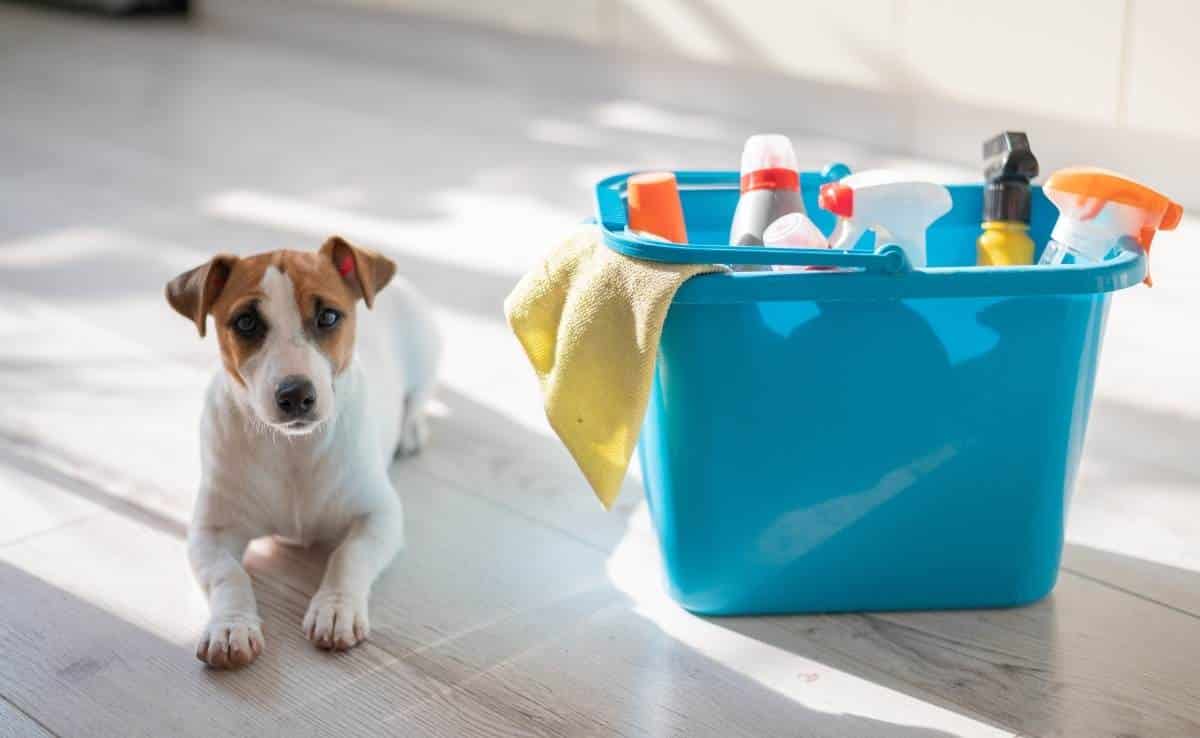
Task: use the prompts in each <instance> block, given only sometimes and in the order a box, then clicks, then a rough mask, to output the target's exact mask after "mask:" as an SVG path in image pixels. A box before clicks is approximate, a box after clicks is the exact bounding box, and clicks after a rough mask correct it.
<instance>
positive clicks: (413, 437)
mask: <svg viewBox="0 0 1200 738" xmlns="http://www.w3.org/2000/svg"><path fill="white" fill-rule="evenodd" d="M428 441H429V418H427V417H425V415H424V413H420V414H417V415H414V416H412V417H411V418H408V419H406V420H405V421H404V424H403V425H402V426H401V427H400V443H399V445H398V446H396V456H399V457H404V456H414V455H416V454H419V453H420V452H421V449H423V448H425V444H426V443H427V442H428Z"/></svg>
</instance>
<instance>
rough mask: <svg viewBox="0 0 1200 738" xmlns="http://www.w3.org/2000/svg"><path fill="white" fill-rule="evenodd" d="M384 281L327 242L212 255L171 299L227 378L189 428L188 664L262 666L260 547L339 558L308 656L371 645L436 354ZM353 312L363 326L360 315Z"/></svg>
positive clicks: (323, 591) (367, 258)
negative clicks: (198, 468)
mask: <svg viewBox="0 0 1200 738" xmlns="http://www.w3.org/2000/svg"><path fill="white" fill-rule="evenodd" d="M395 271H396V265H395V264H394V263H392V261H391V260H390V259H388V258H386V257H384V256H382V255H380V254H377V253H375V252H373V251H370V250H368V249H364V248H359V247H356V246H353V245H351V244H349V243H347V242H346V241H344V240H342V239H341V238H340V237H338V236H334V237H332V238H330V239H329V240H328V241H326V242H325V244H324V245H323V246H321V248H320V250H319V251H317V252H316V253H311V252H308V253H305V252H298V251H273V252H270V253H265V254H258V255H255V256H249V257H245V258H238V257H236V256H231V255H228V254H220V255H218V256H215V257H213V259H212V260H211V261H209V262H208V263H207V264H204V265H201V266H199V267H196V268H195V269H192V270H191V271H188V272H185V273H183V274H181V275H179V276H178V277H176V278H175V279H173V280H171V281H170V282H169V283H168V284H167V288H166V296H167V301H168V302H169V303H170V304H171V307H173V308H175V310H176V311H178V312H179V313H180V314H182V315H183V316H184V317H186V318H187V319H189V320H191V321H194V322H195V324H196V328H197V330H199V331H200V336H201V337H203V336H204V332H205V323H206V321H207V318H208V316H209V315H210V314H211V315H212V316H213V319H214V325H215V328H216V332H217V342H218V343H219V344H220V348H221V360H222V362H223V364H224V370H219V371H218V372H217V373H216V376H215V377H214V378H213V380H212V382H211V383H210V384H209V387H208V393H207V396H206V400H205V407H204V413H203V417H202V419H201V422H200V445H201V465H202V473H201V478H200V490H199V494H198V496H197V498H196V507H195V511H194V514H193V517H192V524H191V527H190V528H189V530H188V555H189V558H190V560H191V564H192V569H193V571H194V572H195V575H196V579H197V580H198V581H199V584H200V587H201V588H202V589H203V590H204V592H205V594H206V595H207V596H208V601H209V609H210V613H211V615H210V621H209V623H208V627H207V628H206V629H205V632H204V634H203V635H202V636H201V638H200V643H199V645H198V646H197V648H196V656H197V658H199V659H200V660H201V661H204V662H206V663H207V664H209V665H211V666H214V667H238V666H243V665H245V664H249V663H250V662H251V661H254V659H255V658H257V657H258V655H259V654H260V653H262V649H263V634H262V629H261V620H260V619H259V617H258V607H257V605H256V603H255V600H254V591H253V589H252V588H251V584H250V577H249V575H247V574H246V570H245V569H243V568H242V555H243V553H244V552H245V550H246V546H247V545H248V543H249V542H250V541H251V540H252V539H254V538H258V537H261V536H266V535H275V536H278V537H279V538H281V539H284V540H286V541H288V542H294V543H298V544H301V545H308V544H310V543H314V542H331V543H336V544H337V548H336V549H335V550H334V551H333V553H332V554H331V555H330V557H329V562H328V564H327V565H326V568H325V575H324V578H323V579H322V581H321V586H320V588H319V589H318V590H317V593H316V594H315V595H314V596H313V598H312V601H311V602H310V603H309V606H308V612H307V613H306V614H305V616H304V621H303V624H302V627H303V629H304V633H305V635H306V636H307V637H308V638H309V640H311V641H312V642H313V643H315V644H316V645H317V646H318V647H320V648H325V649H335V650H344V649H348V648H351V647H353V646H355V645H357V644H358V643H359V642H361V641H363V640H364V639H365V638H366V637H367V635H368V633H369V630H370V624H369V622H368V620H367V597H368V595H369V593H370V590H371V584H372V583H373V582H374V580H375V578H376V576H378V575H379V573H380V572H381V571H382V570H383V569H384V568H385V567H386V566H387V565H388V563H389V562H391V560H392V559H393V558H394V557H395V555H396V553H397V552H398V551H399V550H400V548H401V546H402V545H403V542H404V517H403V511H402V509H401V506H400V499H399V497H398V496H397V494H396V491H395V489H393V487H392V484H391V482H390V480H389V478H388V466H389V464H390V462H391V461H392V459H393V457H394V456H395V455H396V454H401V455H406V454H411V453H414V452H416V451H417V450H419V449H420V447H421V446H422V444H423V443H424V442H425V439H426V438H427V436H428V430H427V426H426V421H425V410H426V404H427V402H428V400H429V398H430V395H431V393H432V391H433V388H434V384H435V376H436V369H437V363H438V358H439V353H440V350H439V339H438V333H437V329H436V326H435V325H434V322H433V319H432V315H431V313H430V310H429V308H428V307H427V306H426V304H425V303H424V302H423V301H421V299H419V297H418V295H417V294H416V292H415V291H414V290H413V289H412V287H411V286H410V285H408V284H407V283H405V282H403V281H402V280H399V279H393V275H394V274H395ZM389 284H390V285H391V287H390V288H389V289H388V290H387V291H385V292H381V290H383V288H384V287H385V286H388V285H389ZM360 299H361V300H362V301H363V302H364V303H366V306H367V307H368V308H370V310H369V311H363V312H361V313H360V312H358V310H357V308H356V306H357V303H358V301H359V300H360Z"/></svg>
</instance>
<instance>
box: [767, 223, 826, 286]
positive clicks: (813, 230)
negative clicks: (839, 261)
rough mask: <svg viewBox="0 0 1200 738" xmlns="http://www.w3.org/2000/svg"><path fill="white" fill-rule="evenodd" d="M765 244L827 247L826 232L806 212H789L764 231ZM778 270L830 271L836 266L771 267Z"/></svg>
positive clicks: (801, 247)
mask: <svg viewBox="0 0 1200 738" xmlns="http://www.w3.org/2000/svg"><path fill="white" fill-rule="evenodd" d="M763 245H764V246H777V247H782V248H793V249H827V248H829V241H828V240H827V239H826V238H825V234H824V233H821V230H820V229H819V228H817V226H816V224H815V223H813V222H812V221H811V220H809V218H808V216H807V215H805V214H804V213H788V214H787V215H785V216H783V217H782V218H779V219H777V220H776V221H775V222H774V223H772V224H771V225H769V226H767V230H765V231H763ZM771 268H772V269H773V270H774V271H777V272H794V271H828V270H831V269H834V268H835V267H820V266H788V265H776V266H773V267H771Z"/></svg>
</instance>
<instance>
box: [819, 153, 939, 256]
mask: <svg viewBox="0 0 1200 738" xmlns="http://www.w3.org/2000/svg"><path fill="white" fill-rule="evenodd" d="M818 202H819V203H820V205H821V208H822V209H823V210H828V211H829V212H831V213H833V214H834V215H836V216H838V221H837V225H836V226H834V229H833V233H832V234H830V236H829V247H830V248H833V249H851V248H854V244H856V243H857V242H858V239H859V238H861V237H862V236H863V234H865V233H866V232H867V231H874V232H875V245H876V248H878V247H881V246H883V245H885V244H888V243H894V244H897V245H899V246H900V248H901V249H902V250H903V251H904V255H905V256H906V257H908V263H909V264H910V265H911V266H912V268H914V269H921V268H923V267H924V266H925V231H926V229H928V228H929V226H930V224H932V223H933V222H934V221H935V220H937V219H938V218H940V217H942V216H943V215H945V214H946V213H947V212H949V211H950V206H951V202H950V192H949V191H947V190H946V188H945V187H943V186H942V185H940V184H935V183H933V182H926V181H922V180H916V179H913V178H912V177H909V176H906V175H904V174H901V173H899V172H892V171H887V170H884V169H874V170H870V171H866V172H859V173H858V174H851V175H848V176H846V177H843V178H842V179H841V180H839V181H837V182H830V183H828V184H825V185H822V186H821V195H820V198H819V200H818Z"/></svg>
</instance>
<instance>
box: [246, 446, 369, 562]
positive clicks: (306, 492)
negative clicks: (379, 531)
mask: <svg viewBox="0 0 1200 738" xmlns="http://www.w3.org/2000/svg"><path fill="white" fill-rule="evenodd" d="M307 445H308V444H304V443H289V442H286V441H285V442H283V443H281V444H280V445H279V446H278V447H276V448H270V449H263V450H262V451H263V453H261V454H256V455H255V457H256V458H253V459H252V460H250V463H249V464H247V469H246V472H247V474H248V475H249V476H252V477H253V478H255V479H256V480H257V483H256V484H254V490H255V495H254V496H255V498H256V499H255V503H254V505H253V508H254V512H253V513H252V516H253V518H254V519H255V523H257V527H258V528H259V529H260V530H261V531H262V532H263V533H269V534H272V535H276V536H279V537H281V538H284V539H286V540H288V541H291V542H295V543H300V544H305V545H307V544H309V543H313V542H316V541H322V540H330V539H335V538H338V537H340V536H341V534H342V532H343V531H344V529H345V527H346V526H347V525H348V524H349V523H350V521H351V520H352V519H353V517H354V512H353V505H352V504H351V502H352V501H353V500H352V498H353V489H352V488H351V487H352V480H350V479H348V475H347V473H346V461H347V460H345V459H341V458H339V456H340V455H339V454H337V453H331V452H328V451H327V452H325V453H322V454H317V453H314V451H313V450H312V449H309V448H306V446H307Z"/></svg>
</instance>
